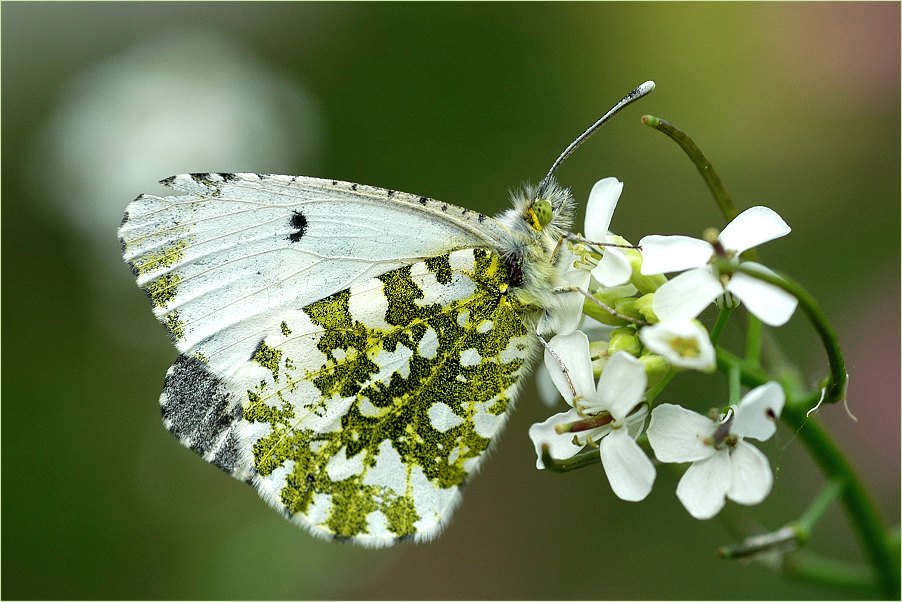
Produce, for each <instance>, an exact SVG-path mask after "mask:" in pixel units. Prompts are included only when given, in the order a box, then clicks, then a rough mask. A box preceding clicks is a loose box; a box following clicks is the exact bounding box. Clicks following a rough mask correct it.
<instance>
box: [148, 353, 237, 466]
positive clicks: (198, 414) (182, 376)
mask: <svg viewBox="0 0 902 602" xmlns="http://www.w3.org/2000/svg"><path fill="white" fill-rule="evenodd" d="M160 403H161V410H162V414H163V420H164V421H165V422H166V424H167V428H168V429H169V432H171V433H172V434H173V435H175V436H176V437H178V438H179V439H185V440H187V441H188V442H189V446H190V447H191V449H192V450H194V451H195V452H197V453H198V454H201V455H204V454H207V453H208V452H210V451H213V450H214V446H215V455H214V457H213V460H212V462H213V464H215V465H216V466H218V467H219V468H221V469H222V470H224V471H226V472H229V473H231V472H232V471H233V470H234V469H235V468H236V466H237V462H238V441H237V439H236V437H235V433H234V431H233V430H232V427H233V426H234V425H235V423H236V422H237V421H238V420H240V418H241V406H240V404H238V403H233V399H232V395H231V393H229V391H228V390H227V389H226V388H225V385H224V384H223V383H222V381H221V380H220V379H219V378H218V377H217V376H215V375H214V374H212V373H211V372H210V371H209V370H207V367H206V366H205V365H204V364H203V362H201V361H200V360H198V359H196V358H193V357H189V356H186V355H182V356H180V357H179V358H178V359H177V360H175V363H174V364H173V365H172V368H170V369H169V372H168V373H167V374H166V383H165V385H164V387H163V395H162V397H161V398H160Z"/></svg>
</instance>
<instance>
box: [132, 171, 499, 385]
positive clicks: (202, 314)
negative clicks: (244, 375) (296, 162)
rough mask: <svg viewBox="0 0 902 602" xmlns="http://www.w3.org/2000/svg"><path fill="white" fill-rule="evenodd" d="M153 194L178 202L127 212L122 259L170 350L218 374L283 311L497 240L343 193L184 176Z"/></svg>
mask: <svg viewBox="0 0 902 602" xmlns="http://www.w3.org/2000/svg"><path fill="white" fill-rule="evenodd" d="M164 183H165V184H166V185H168V186H170V187H172V188H174V189H176V190H180V191H184V192H187V193H188V194H187V195H185V196H177V197H156V196H150V195H142V196H141V197H139V198H138V199H136V200H135V201H134V202H133V203H131V204H130V205H129V207H128V209H127V211H126V217H125V219H124V221H123V224H122V226H121V228H120V230H119V236H120V239H121V241H122V246H123V255H124V257H125V259H126V261H127V262H128V263H129V264H130V265H131V266H132V269H133V271H134V272H135V274H136V276H137V279H138V285H139V286H141V287H142V288H143V289H144V290H145V291H146V292H147V294H148V296H149V297H150V299H151V302H152V304H153V306H154V313H155V314H156V315H157V317H158V318H159V319H160V321H161V322H163V323H164V324H165V325H166V326H167V327H168V328H169V330H170V332H171V334H172V336H173V339H174V340H175V343H176V346H177V347H178V348H179V350H180V351H183V352H187V351H189V350H190V351H192V352H194V353H196V354H200V356H201V357H202V358H204V359H205V361H206V362H207V363H208V364H209V365H210V366H211V367H213V368H215V369H217V370H229V369H231V367H233V366H234V365H235V364H236V363H237V362H240V361H242V360H244V359H246V358H247V357H248V356H249V354H250V353H251V352H252V351H253V349H254V347H255V345H256V344H257V342H258V340H259V335H260V333H261V332H262V330H261V329H262V328H264V327H269V326H272V324H273V314H274V313H277V312H278V311H280V310H282V309H292V308H293V309H298V308H301V307H304V306H306V305H308V304H309V303H312V302H313V301H316V300H318V299H322V298H324V297H327V296H329V295H331V294H333V293H335V292H337V291H340V290H342V289H345V288H348V287H350V286H351V285H353V284H354V283H355V282H359V281H361V280H366V279H367V278H370V277H373V276H376V275H379V274H381V273H384V272H386V271H389V270H392V269H394V268H397V267H400V266H402V265H409V264H411V263H413V262H415V261H418V260H419V259H422V258H424V257H431V256H435V255H440V254H442V253H446V252H448V251H451V250H454V249H460V248H470V247H479V246H490V245H491V244H492V240H493V239H494V240H497V232H495V231H494V230H496V229H497V225H496V224H495V223H494V222H493V221H492V220H491V219H489V218H486V217H485V216H480V215H479V214H477V213H475V212H472V211H468V210H464V209H461V208H459V207H454V206H451V205H447V204H444V203H439V202H437V201H433V200H430V199H426V198H425V197H415V196H413V195H407V194H403V193H396V192H392V191H388V190H384V189H379V188H372V187H368V186H362V185H357V184H349V183H346V182H337V181H331V180H319V179H315V178H296V177H292V176H258V175H256V174H194V175H181V176H174V177H173V178H169V179H168V180H165V181H164ZM443 208H444V210H443ZM275 323H276V324H278V322H275Z"/></svg>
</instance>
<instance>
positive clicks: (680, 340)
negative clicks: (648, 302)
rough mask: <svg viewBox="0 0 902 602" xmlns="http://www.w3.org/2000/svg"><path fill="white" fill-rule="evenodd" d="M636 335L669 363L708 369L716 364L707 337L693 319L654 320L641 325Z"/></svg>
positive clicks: (710, 370)
mask: <svg viewBox="0 0 902 602" xmlns="http://www.w3.org/2000/svg"><path fill="white" fill-rule="evenodd" d="M639 339H640V340H641V341H642V344H643V345H645V346H646V347H648V348H649V349H650V350H651V351H652V352H653V353H657V354H658V355H660V356H662V357H663V358H664V359H666V360H667V361H668V362H670V364H671V365H672V366H676V367H678V368H689V369H693V370H701V371H703V372H712V371H713V370H714V368H715V367H716V362H715V357H714V346H713V345H712V344H711V338H710V337H709V336H708V331H707V330H705V328H704V327H703V326H702V325H701V324H699V323H698V322H697V321H696V320H668V321H667V322H658V323H657V324H653V325H652V326H646V327H644V328H642V329H641V330H640V331H639Z"/></svg>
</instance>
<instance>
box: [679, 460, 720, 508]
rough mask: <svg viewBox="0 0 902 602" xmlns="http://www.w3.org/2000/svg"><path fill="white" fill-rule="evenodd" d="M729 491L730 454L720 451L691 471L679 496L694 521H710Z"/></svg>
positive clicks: (680, 487)
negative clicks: (708, 519)
mask: <svg viewBox="0 0 902 602" xmlns="http://www.w3.org/2000/svg"><path fill="white" fill-rule="evenodd" d="M729 488H730V453H729V452H728V451H727V450H720V451H718V452H717V453H716V454H714V455H713V456H711V457H710V458H708V459H706V460H702V461H701V462H696V463H694V464H693V465H692V466H690V467H689V470H687V471H686V474H684V475H683V478H682V479H680V482H679V484H678V485H677V490H676V494H677V497H678V498H679V499H680V501H681V502H682V503H683V506H685V508H686V510H688V511H689V514H691V515H692V516H693V518H697V519H699V520H704V519H706V518H711V517H712V516H714V515H715V514H717V513H718V512H720V509H721V508H723V506H724V504H725V503H726V500H725V497H726V494H727V491H728V490H729Z"/></svg>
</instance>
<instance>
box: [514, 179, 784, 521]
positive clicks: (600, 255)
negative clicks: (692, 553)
mask: <svg viewBox="0 0 902 602" xmlns="http://www.w3.org/2000/svg"><path fill="white" fill-rule="evenodd" d="M622 191H623V184H622V183H621V182H619V181H617V180H616V179H615V178H606V179H603V180H601V181H599V182H598V183H596V184H595V186H594V187H593V188H592V192H591V193H590V196H589V201H588V206H587V211H586V222H585V224H584V231H585V235H586V238H585V239H579V238H578V239H576V241H575V242H574V243H573V244H571V245H568V246H566V247H565V250H564V251H563V252H564V253H565V257H563V261H565V262H567V270H566V273H565V275H564V280H565V281H566V282H565V283H564V284H565V285H566V286H567V287H568V290H572V289H573V287H577V288H580V289H581V290H583V291H585V292H586V296H587V300H586V302H585V303H582V302H580V303H579V304H576V303H572V304H570V305H569V306H568V311H569V312H570V315H569V316H563V317H560V318H559V319H558V321H557V324H558V328H557V331H556V332H557V334H556V335H555V336H554V337H553V338H552V339H551V340H550V341H548V342H547V343H546V348H545V358H544V359H545V366H546V368H547V372H548V375H549V376H550V378H551V381H552V382H553V384H554V388H555V389H556V390H557V392H558V393H559V394H560V396H561V397H563V399H564V401H565V402H566V403H567V405H568V406H569V407H568V409H567V410H566V411H563V412H560V413H557V414H555V415H553V416H551V417H549V418H548V419H547V420H545V421H544V422H542V423H538V424H534V425H532V427H531V428H530V429H529V436H530V438H531V439H532V441H533V444H534V445H535V448H536V456H537V461H536V466H537V467H538V468H540V469H541V468H546V466H545V464H546V462H549V461H553V462H559V461H562V460H567V459H568V458H571V457H573V456H575V455H577V454H579V453H580V452H583V451H584V450H587V449H592V450H594V451H593V452H592V453H598V454H599V455H600V459H601V464H602V466H603V467H604V471H605V474H606V475H607V478H608V482H609V483H610V486H611V489H612V490H613V491H614V493H615V494H616V495H617V496H618V497H620V498H621V499H624V500H627V501H640V500H642V499H644V498H645V497H646V496H647V495H648V494H649V492H650V491H651V489H652V486H653V484H654V481H655V465H654V464H653V463H652V461H651V459H650V458H649V456H648V454H647V452H646V451H645V450H644V449H643V446H646V444H647V447H650V448H651V451H652V452H653V453H654V456H655V457H656V458H657V460H658V462H662V463H671V462H672V463H690V466H689V468H688V470H686V472H685V474H684V475H683V477H682V478H681V480H680V482H679V485H678V487H677V492H676V493H677V497H678V499H679V500H680V501H681V502H682V504H683V505H684V506H685V507H686V509H687V510H688V511H689V513H690V514H691V515H692V516H693V517H695V518H698V519H706V518H711V517H712V516H715V515H716V514H717V513H718V512H719V511H720V510H721V508H723V506H724V504H725V502H726V500H727V499H730V500H733V501H734V502H737V503H740V504H747V505H751V504H757V503H759V502H761V501H762V500H764V498H765V497H767V495H768V494H769V493H770V490H771V486H772V483H773V475H772V473H771V469H770V464H769V462H768V460H767V458H766V457H765V456H764V454H762V453H761V452H760V451H759V450H758V449H757V448H756V447H755V446H753V445H752V444H750V443H749V442H748V441H747V440H749V439H757V440H759V441H764V440H766V439H768V438H770V437H771V436H772V435H773V434H774V432H775V431H776V421H777V419H778V418H779V416H780V412H781V411H782V409H783V405H784V402H785V397H784V392H783V389H782V388H781V386H780V385H778V384H777V383H776V382H769V383H767V384H765V385H762V386H759V387H757V388H755V389H752V390H751V391H749V392H747V393H746V394H745V396H743V397H742V399H741V400H740V401H739V403H738V404H736V405H732V406H728V407H725V408H722V409H716V410H713V411H712V412H711V413H710V414H709V415H708V416H703V415H701V414H698V413H696V412H694V411H692V410H688V409H685V408H683V407H681V406H678V405H674V404H670V403H661V404H658V405H655V406H654V407H653V408H652V404H653V403H654V398H655V397H656V396H657V394H658V393H659V389H660V388H661V387H660V386H659V385H663V384H666V379H669V378H670V376H672V375H673V373H674V372H676V371H679V370H700V371H704V372H711V371H713V370H715V368H716V354H715V349H714V345H713V344H712V341H711V337H710V335H709V333H708V331H707V330H706V329H705V327H704V326H703V325H702V324H701V322H699V321H698V319H697V318H698V317H699V315H700V314H701V313H702V311H703V310H704V309H705V308H707V307H708V306H710V305H711V304H712V303H717V304H718V305H720V306H722V307H724V306H726V307H735V306H736V305H737V303H740V302H741V303H742V304H743V305H744V306H745V307H746V308H747V309H748V311H749V312H750V313H752V314H753V315H755V316H756V317H758V318H759V319H760V320H761V321H762V322H764V323H765V324H768V325H772V326H779V325H782V324H785V323H786V322H787V321H788V320H789V318H790V317H791V316H792V314H793V312H794V311H795V308H796V305H797V301H796V299H795V298H794V297H793V296H792V295H789V294H788V293H786V292H784V291H783V290H782V289H780V288H778V287H777V286H775V285H773V284H770V283H767V282H764V281H762V280H760V279H758V278H755V277H754V276H751V275H748V274H747V273H745V272H744V271H742V269H741V268H748V267H751V268H753V269H755V270H757V271H759V272H760V273H765V274H770V275H773V272H771V271H769V270H767V268H765V267H764V266H760V265H758V264H754V263H752V262H747V261H743V260H742V257H741V256H742V254H743V253H744V252H746V251H748V250H749V249H751V248H753V247H755V246H757V245H760V244H762V243H765V242H767V241H770V240H773V239H775V238H779V237H781V236H785V235H786V234H788V233H789V231H790V229H789V226H787V225H786V223H785V222H784V221H783V219H782V218H781V217H780V216H779V215H777V213H775V212H774V211H773V210H771V209H768V208H766V207H752V208H750V209H748V210H746V211H744V212H743V213H741V214H740V215H738V216H737V217H736V218H735V219H734V220H733V221H732V222H730V224H729V225H727V226H726V227H725V228H724V229H723V231H722V232H720V233H714V232H708V233H706V236H705V240H700V239H695V238H690V237H687V236H657V235H655V236H646V237H644V238H643V239H642V240H641V241H640V244H639V246H638V248H636V247H632V246H631V245H630V244H629V243H628V242H627V241H626V240H624V239H623V238H621V237H619V236H616V235H614V234H612V233H611V232H610V231H609V227H610V223H611V218H612V216H613V213H614V209H615V208H616V205H617V202H618V200H619V198H620V194H621V192H622ZM672 272H680V273H679V274H677V275H676V276H673V277H672V278H670V279H668V278H667V277H666V276H665V274H668V273H672ZM574 297H575V295H574ZM602 327H603V328H602ZM594 330H600V331H602V332H604V335H603V337H604V340H595V339H597V338H599V337H595V338H594V339H593V340H592V341H591V342H590V337H589V336H587V334H586V333H587V332H588V333H593V331H594ZM593 336H594V335H593ZM650 391H653V392H654V393H650ZM736 398H738V395H737V396H736ZM734 399H735V398H734ZM649 416H650V418H651V419H650V423H649V425H648V428H647V430H646V428H645V426H646V421H647V420H648V418H649Z"/></svg>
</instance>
